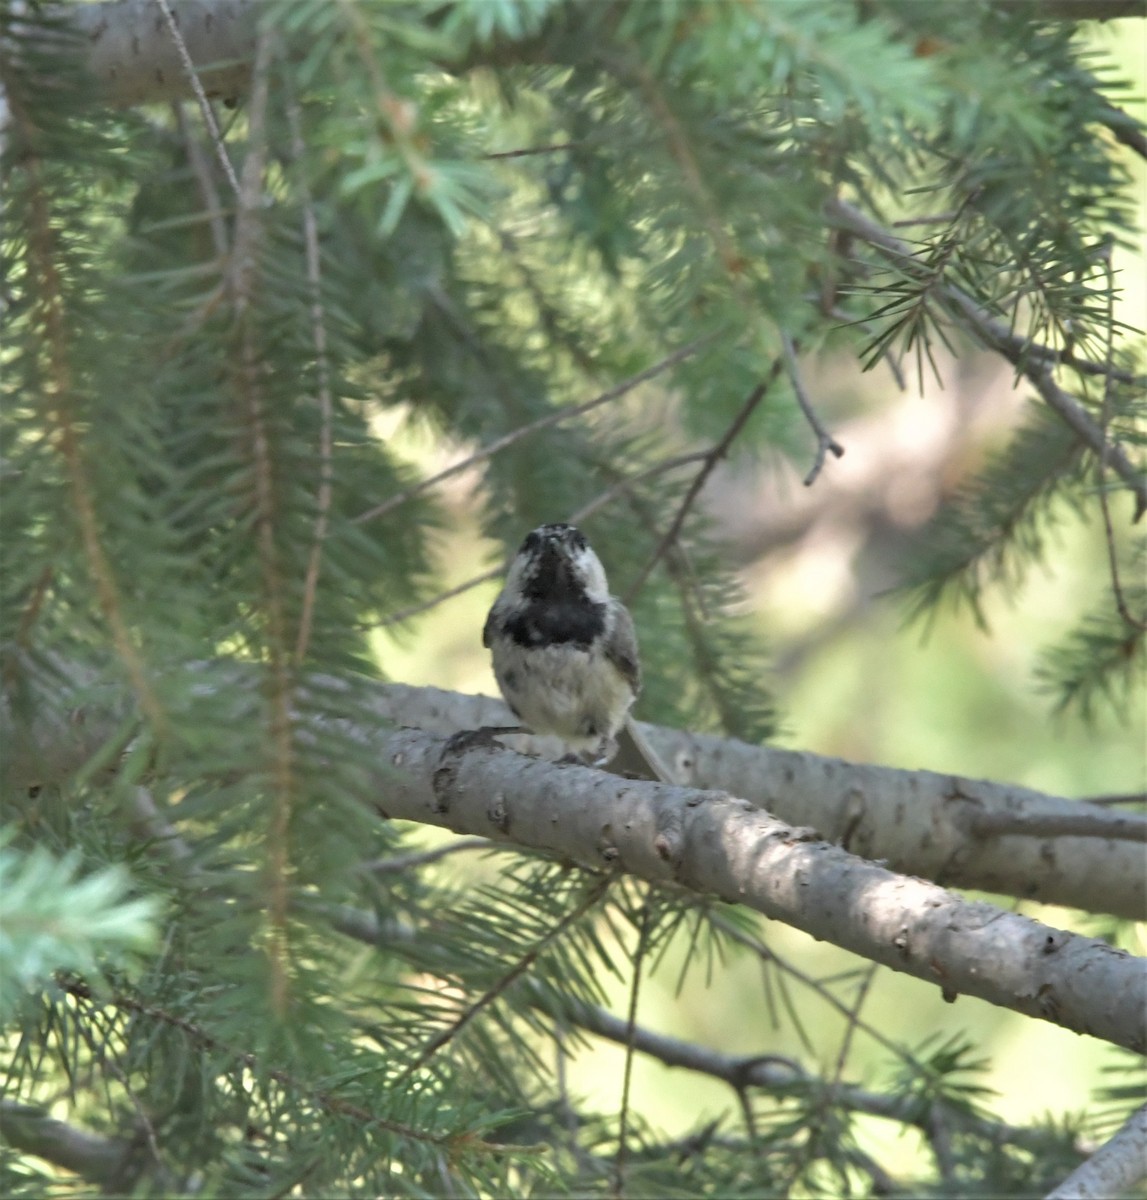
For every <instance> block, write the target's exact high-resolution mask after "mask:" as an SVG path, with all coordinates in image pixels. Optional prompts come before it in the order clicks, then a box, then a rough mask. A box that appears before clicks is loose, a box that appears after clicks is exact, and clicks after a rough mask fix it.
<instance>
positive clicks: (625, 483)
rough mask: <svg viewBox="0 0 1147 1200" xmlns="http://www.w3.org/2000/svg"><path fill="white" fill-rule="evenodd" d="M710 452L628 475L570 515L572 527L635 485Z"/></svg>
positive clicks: (698, 451) (667, 462) (682, 457)
mask: <svg viewBox="0 0 1147 1200" xmlns="http://www.w3.org/2000/svg"><path fill="white" fill-rule="evenodd" d="M709 453H710V451H708V450H694V451H692V452H690V453H689V454H679V455H677V457H676V458H667V459H664V460H663V461H662V462H659V463H655V464H654V465H653V466H652V467H648V468H646V469H645V470H644V471H638V472H637V474H636V475H626V476H625V478H624V479H620V480H618V482H617V483H615V484H612V485H611V486H610V487H607V488H606V489H605V491H603V492H599V493H598V495H596V496H595V497H594V498H593V499H592V500H591V501H589V503H588V504H583V505H582V506H581V508H579V509H578V510H577V511H576V512H574V513H572V514H571V515H570V518H569V521H570V524H571V525H580V524H581V522H582V521H585V520H587V519H588V518H589V517H591V516H593V514H594V513H595V512H597V511H598V510H599V509H602V508H604V507H605V506H606V505H607V504H609V503H610V502H611V501H612V500H615V499H617V497H618V496H620V495H621V494H622V493H624V492H627V491H629V489H630V488H631V487H632V486H633V485H634V484H635V483H642V482H644V481H645V480H646V479H652V478H654V477H655V476H657V475H664V474H665V473H666V472H667V471H675V470H676V469H677V468H678V467H686V466H689V465H690V464H691V463H695V462H701V461H702V460H703V459H705V458H706V457H707V456H708V455H709Z"/></svg>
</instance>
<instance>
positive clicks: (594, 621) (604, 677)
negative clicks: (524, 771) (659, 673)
mask: <svg viewBox="0 0 1147 1200" xmlns="http://www.w3.org/2000/svg"><path fill="white" fill-rule="evenodd" d="M482 644H483V645H484V646H486V647H487V648H488V649H489V650H490V652H491V655H492V657H493V660H494V675H495V676H496V677H497V680H498V686H499V687H500V688H501V689H502V695H503V696H504V697H505V698H506V703H507V704H509V706H510V708H512V709H513V711H514V715H515V716H516V717H517V718H518V720H520V721H521V722H522V723H523V724H524V725H526V726H528V727H529V729H531V730H532V731H533V732H534V733H543V734H555V735H557V736H558V737H560V738H561V739H562V740H563V741H565V742H566V743H567V744H568V745H569V746H570V748H571V749H573V750H577V751H580V752H581V753H583V754H586V753H588V754H589V755H592V757H593V758H594V759H595V760H596V761H598V762H603V761H606V760H608V759H609V758H610V757H612V755H613V752H614V750H615V748H616V746H615V741H614V739H615V738H616V737H617V733H618V731H619V730H620V729H621V727H622V726H623V725H624V724H625V721H626V717H627V715H628V713H629V709H630V706H631V705H632V704H633V702H634V700H635V699H636V698H637V693H638V691H640V689H641V665H640V663H639V661H638V658H637V633H636V631H635V630H634V628H633V618H632V617H631V616H630V615H629V611H628V610H627V609H626V607H625V605H624V604H622V603H621V601H620V600H618V598H617V597H616V596H611V595H610V594H609V585H608V584H607V583H606V579H605V569H604V568H603V567H602V565H601V560H600V559H599V558H598V557H597V555H596V554H595V553H594V552H593V550H592V549H591V548H590V545H589V543H588V542H587V541H586V540H585V537H584V536H583V535H582V533H581V531H580V530H578V529H575V528H574V527H573V526H572V525H540V526H539V527H538V528H537V529H535V530H534V531H533V532H532V533H530V534H528V535H527V536H526V540H525V541H524V542H523V543H522V545H521V548H520V549H519V550H518V553H517V554H516V555H515V557H514V560H513V562H511V564H510V570H509V573H508V575H507V576H506V584H505V587H503V588H502V592H501V595H500V596H499V597H498V598H497V600H495V601H494V606H493V607H492V608H491V609H490V615H489V616H488V617H487V618H486V625H485V628H484V629H483V630H482Z"/></svg>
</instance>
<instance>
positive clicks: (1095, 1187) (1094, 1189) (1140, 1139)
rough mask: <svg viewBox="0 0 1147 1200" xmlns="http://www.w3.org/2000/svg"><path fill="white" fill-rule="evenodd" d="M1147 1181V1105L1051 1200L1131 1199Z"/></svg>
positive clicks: (1135, 1113)
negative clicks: (1143, 1182)
mask: <svg viewBox="0 0 1147 1200" xmlns="http://www.w3.org/2000/svg"><path fill="white" fill-rule="evenodd" d="M1144 1179H1147V1104H1145V1105H1144V1106H1143V1107H1142V1108H1139V1109H1136V1110H1135V1112H1133V1113H1132V1114H1131V1116H1130V1118H1129V1119H1128V1121H1127V1123H1126V1124H1125V1125H1124V1126H1123V1128H1122V1129H1120V1131H1119V1132H1118V1133H1117V1134H1116V1135H1115V1136H1114V1137H1113V1138H1112V1139H1111V1140H1110V1141H1109V1142H1104V1144H1103V1145H1102V1146H1100V1147H1099V1149H1098V1150H1096V1152H1095V1153H1094V1154H1093V1155H1092V1156H1091V1157H1090V1158H1089V1159H1088V1160H1087V1162H1085V1163H1084V1164H1083V1165H1082V1166H1080V1167H1077V1168H1076V1169H1075V1170H1074V1171H1072V1173H1071V1174H1070V1175H1069V1176H1068V1177H1067V1178H1066V1179H1065V1180H1064V1181H1063V1183H1061V1184H1060V1185H1059V1187H1057V1188H1056V1189H1055V1191H1053V1192H1049V1193H1048V1196H1047V1200H1106V1197H1109V1196H1130V1195H1132V1194H1133V1190H1134V1188H1135V1187H1136V1185H1137V1184H1139V1183H1140V1182H1141V1181H1142V1180H1144Z"/></svg>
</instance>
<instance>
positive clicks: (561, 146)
mask: <svg viewBox="0 0 1147 1200" xmlns="http://www.w3.org/2000/svg"><path fill="white" fill-rule="evenodd" d="M580 144H581V143H580V142H554V143H553V144H552V145H549V146H523V147H522V148H521V149H519V150H498V151H495V152H494V153H491V154H483V155H482V157H483V158H526V157H528V156H529V155H531V154H559V153H561V152H562V151H563V150H573V149H576V148H577V147H578V146H579V145H580Z"/></svg>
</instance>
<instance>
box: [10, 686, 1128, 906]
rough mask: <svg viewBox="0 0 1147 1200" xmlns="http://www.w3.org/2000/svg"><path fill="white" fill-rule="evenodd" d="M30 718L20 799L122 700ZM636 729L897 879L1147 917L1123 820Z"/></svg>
mask: <svg viewBox="0 0 1147 1200" xmlns="http://www.w3.org/2000/svg"><path fill="white" fill-rule="evenodd" d="M240 671H241V668H240V667H238V665H237V666H236V680H235V686H236V687H242V686H245V685H244V683H243V681H242V678H241V677H240V675H239V672H240ZM314 683H315V685H316V686H317V687H319V688H321V689H322V691H323V692H324V694H325V695H328V696H329V695H331V694H332V692H334V691H335V690H337V689H338V688H339V687H345V686H347V685H346V684H343V683H340V681H338V680H335V679H333V678H331V677H328V676H322V677H316V679H315V680H314ZM57 686H58V684H57ZM89 694H90V692H89ZM372 708H373V711H374V712H375V713H376V714H377V716H378V720H379V723H380V724H383V723H388V722H389V723H395V724H404V725H416V726H419V727H420V728H422V729H425V730H427V731H428V732H431V733H437V734H441V735H443V736H447V735H449V734H452V733H457V732H458V731H459V730H463V729H477V728H480V727H481V726H484V725H490V726H497V725H506V724H509V723H511V721H512V716H511V714H510V712H509V709H508V708H507V707H506V706H505V704H504V703H503V702H502V701H501V700H496V699H494V698H493V697H489V696H467V695H462V694H460V693H458V692H446V691H441V690H440V689H438V688H418V687H411V686H409V685H406V684H377V685H374V692H373V699H372ZM36 711H37V716H36V721H35V724H34V725H33V726H31V727H29V726H27V725H23V724H17V722H16V720H15V718H14V714H13V713H11V711H10V710H7V709H0V741H2V743H3V745H4V747H5V753H4V755H3V756H0V778H2V781H3V784H4V787H5V788H15V789H18V790H24V791H26V790H27V789H28V788H29V787H32V786H34V785H37V784H40V785H46V784H50V783H54V782H62V781H63V780H64V779H65V778H67V777H68V776H69V775H71V774H72V773H74V772H75V771H77V770H79V769H80V768H81V767H83V765H84V764H85V763H86V762H87V761H88V759H89V758H91V756H92V755H94V754H95V753H96V752H97V751H99V750H100V748H101V747H102V746H103V745H104V744H105V742H106V741H107V740H108V739H109V738H110V737H111V736H112V734H113V732H114V730H115V729H116V727H117V725H118V723H119V722H120V721H122V720H123V718H124V716H125V714H126V712H127V702H126V698H124V697H123V696H121V694H120V693H119V692H115V693H114V694H113V693H112V692H111V690H110V689H109V692H108V693H107V695H106V697H105V699H104V700H103V707H102V708H101V707H100V706H99V705H98V704H97V703H96V702H95V700H92V701H90V702H89V703H88V704H87V706H86V707H85V709H84V710H83V714H82V715H83V719H82V721H81V720H77V719H76V716H77V714H76V713H75V712H74V710H68V709H61V708H60V707H59V706H58V705H56V706H53V703H52V699H51V694H50V693H49V692H47V691H45V692H44V693H43V696H42V698H41V699H40V700H38V702H37V706H36ZM641 731H642V733H643V734H644V735H645V737H646V739H647V740H648V741H649V743H650V744H651V745H652V747H653V749H654V751H655V752H656V753H657V755H658V757H659V758H661V759H662V760H663V761H664V762H666V763H667V764H668V765H669V767H670V769H671V770H672V772H673V774H674V777H675V778H676V779H677V780H678V781H679V782H680V783H682V784H688V785H692V786H694V787H705V788H715V789H720V790H724V791H727V792H731V793H732V794H733V795H736V796H741V797H744V798H746V799H747V800H751V801H753V802H755V803H757V804H759V805H760V806H762V807H767V808H768V810H769V811H770V812H772V813H774V814H775V815H776V816H778V817H780V818H781V819H782V820H787V821H792V822H795V823H800V824H802V825H811V826H813V827H814V828H816V829H817V830H818V831H819V833H820V834H821V836H822V837H824V838H826V839H828V840H829V841H832V842H836V843H838V844H839V845H841V846H843V847H844V848H845V849H847V850H851V851H852V852H853V853H856V854H860V855H863V856H865V857H866V858H871V859H877V860H880V861H883V862H886V863H887V864H888V866H889V867H891V868H892V869H893V870H895V871H901V872H904V873H905V874H910V875H922V876H925V877H926V878H929V879H932V880H935V881H936V882H938V883H943V884H946V885H951V886H957V887H967V888H976V889H978V890H982V891H990V892H997V893H1000V894H1003V895H1008V896H1018V897H1021V898H1025V899H1032V900H1039V901H1043V902H1045V903H1049V904H1062V905H1068V906H1071V907H1075V908H1080V909H1085V910H1087V911H1090V912H1103V913H1110V914H1112V915H1114V916H1118V917H1127V918H1130V919H1132V920H1142V919H1143V916H1144V913H1147V878H1145V873H1144V871H1143V854H1142V850H1141V848H1140V846H1139V845H1137V844H1136V843H1135V842H1134V841H1128V840H1120V841H1115V840H1107V839H1106V838H1101V837H1097V836H1094V834H1095V831H1096V830H1098V829H1101V828H1103V827H1102V826H1101V825H1100V824H1099V822H1100V821H1102V820H1104V819H1106V820H1109V821H1111V822H1112V824H1111V826H1110V828H1111V830H1112V833H1113V834H1115V832H1116V831H1123V832H1126V828H1128V827H1124V826H1123V825H1122V822H1123V821H1125V820H1128V819H1132V818H1133V819H1134V820H1137V821H1140V822H1143V821H1147V817H1141V816H1138V815H1137V814H1130V813H1120V812H1111V811H1108V810H1107V809H1106V808H1104V807H1103V806H1102V805H1092V804H1087V803H1085V802H1083V801H1077V800H1068V799H1065V798H1062V797H1058V796H1049V795H1047V794H1045V793H1042V792H1037V791H1034V790H1032V789H1030V788H1023V787H1018V786H1013V785H1009V784H1002V783H993V782H990V781H987V780H975V779H964V778H960V777H957V776H953V775H942V774H939V773H937V772H934V771H905V770H900V769H897V768H894V767H882V766H875V765H871V764H867V763H850V762H847V761H845V760H842V759H836V758H827V757H824V756H822V755H817V754H811V753H807V752H805V751H800V750H785V749H781V748H779V747H772V746H750V745H748V744H747V743H745V742H740V741H737V740H736V739H733V738H720V737H716V736H713V735H710V734H701V733H690V732H688V731H681V730H673V729H665V728H662V727H658V726H654V725H645V724H641ZM366 735H367V731H363V736H366ZM514 745H515V746H520V747H522V748H524V749H525V750H527V751H528V752H529V753H537V754H542V755H548V756H549V757H553V758H557V757H558V756H560V754H561V753H562V748H561V745H560V743H558V742H556V741H553V740H547V739H544V738H533V737H528V736H526V735H519V736H517V737H516V738H515V741H514ZM992 814H1006V815H1007V816H1008V817H1009V818H1019V819H1021V820H1024V821H1029V820H1030V821H1043V820H1057V819H1059V818H1068V819H1074V818H1076V817H1080V816H1084V817H1087V818H1088V822H1089V828H1088V832H1089V834H1091V835H1092V836H1087V837H1080V836H1075V835H1071V836H1057V837H1055V838H1054V839H1053V838H1051V837H1049V836H1047V835H1045V834H1040V835H1037V836H1021V835H1019V834H1018V833H1010V834H1005V835H1000V836H993V837H990V838H985V837H980V836H977V835H976V834H975V832H974V829H973V827H972V822H973V821H974V820H975V819H976V818H977V817H979V816H981V815H984V816H990V815H992ZM1136 828H1137V826H1136ZM479 832H480V833H482V834H485V833H486V832H487V831H486V830H485V829H483V830H480V831H479Z"/></svg>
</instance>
